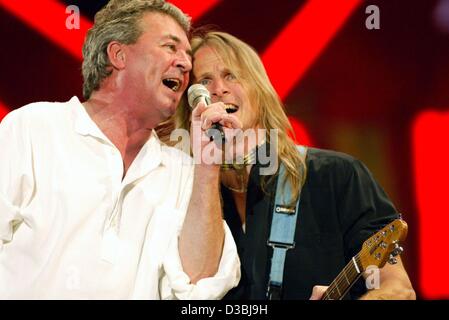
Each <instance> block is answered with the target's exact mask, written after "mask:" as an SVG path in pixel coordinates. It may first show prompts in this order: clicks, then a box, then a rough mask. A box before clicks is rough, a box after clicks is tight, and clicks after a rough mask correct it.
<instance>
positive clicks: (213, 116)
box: [201, 113, 224, 130]
mask: <svg viewBox="0 0 449 320" xmlns="http://www.w3.org/2000/svg"><path fill="white" fill-rule="evenodd" d="M203 115H204V113H203ZM203 115H202V116H201V118H203V120H202V121H203V122H202V126H201V128H202V129H203V130H207V129H209V128H210V127H211V126H212V124H213V123H217V122H218V123H220V124H221V125H223V124H222V122H221V121H222V120H223V116H224V115H223V114H221V113H208V114H207V116H204V117H203Z"/></svg>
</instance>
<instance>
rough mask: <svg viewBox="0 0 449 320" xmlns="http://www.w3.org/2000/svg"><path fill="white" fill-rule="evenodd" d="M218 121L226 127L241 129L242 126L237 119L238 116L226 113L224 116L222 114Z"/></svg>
mask: <svg viewBox="0 0 449 320" xmlns="http://www.w3.org/2000/svg"><path fill="white" fill-rule="evenodd" d="M220 123H221V124H222V125H223V126H225V127H227V128H233V129H241V128H242V127H243V125H242V122H241V121H240V120H239V118H237V117H236V116H233V115H230V114H226V115H225V116H223V119H222V121H221V122H220Z"/></svg>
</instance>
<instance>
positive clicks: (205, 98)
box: [187, 84, 241, 144]
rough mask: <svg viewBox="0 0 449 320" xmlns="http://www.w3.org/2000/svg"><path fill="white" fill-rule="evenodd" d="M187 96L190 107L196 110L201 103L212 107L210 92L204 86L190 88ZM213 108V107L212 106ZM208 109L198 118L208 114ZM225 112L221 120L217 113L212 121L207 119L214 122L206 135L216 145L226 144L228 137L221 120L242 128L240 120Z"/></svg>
mask: <svg viewBox="0 0 449 320" xmlns="http://www.w3.org/2000/svg"><path fill="white" fill-rule="evenodd" d="M187 96H188V101H189V105H190V107H191V108H192V109H194V108H196V107H197V106H198V105H199V104H200V103H201V102H202V103H203V104H204V105H205V106H209V105H211V98H210V94H209V91H208V90H207V89H206V87H205V86H203V85H202V84H194V85H192V86H190V88H189V90H188V91H187ZM211 107H212V105H211ZM208 108H209V107H208ZM208 108H206V109H205V110H200V111H201V113H200V114H199V115H198V116H200V115H204V114H205V113H206V112H208ZM221 110H223V111H224V108H223V109H220V111H221ZM211 112H212V110H211ZM224 112H225V113H222V117H221V119H219V118H220V115H217V114H216V113H215V115H214V117H211V119H207V118H206V119H207V120H210V121H212V122H213V123H212V126H211V127H210V128H209V129H208V130H207V131H206V135H207V136H208V137H209V138H210V141H212V140H214V141H215V143H217V144H220V143H225V142H226V137H225V134H224V131H223V126H222V124H221V123H220V121H221V120H227V121H228V122H231V125H232V126H233V127H235V128H240V127H241V124H240V121H238V119H237V118H236V117H234V116H230V115H228V114H227V113H226V111H224ZM214 118H215V119H214ZM217 120H218V121H217Z"/></svg>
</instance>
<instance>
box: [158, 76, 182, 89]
mask: <svg viewBox="0 0 449 320" xmlns="http://www.w3.org/2000/svg"><path fill="white" fill-rule="evenodd" d="M162 83H163V84H164V86H166V87H167V88H169V89H171V90H172V91H173V92H178V90H179V89H180V88H181V80H179V79H176V78H167V79H162Z"/></svg>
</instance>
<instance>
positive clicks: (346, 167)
mask: <svg viewBox="0 0 449 320" xmlns="http://www.w3.org/2000/svg"><path fill="white" fill-rule="evenodd" d="M306 163H307V173H308V174H307V175H308V178H311V179H313V181H312V182H316V183H318V184H320V183H321V182H324V181H335V182H336V183H338V184H340V183H345V182H347V181H348V179H350V178H351V176H353V175H354V174H357V173H358V172H360V171H363V172H367V171H368V170H367V169H366V167H365V166H364V164H363V163H362V162H361V161H360V160H358V159H356V158H355V157H353V156H351V155H349V154H346V153H343V152H338V151H334V150H326V149H318V148H308V152H307V160H306Z"/></svg>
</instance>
